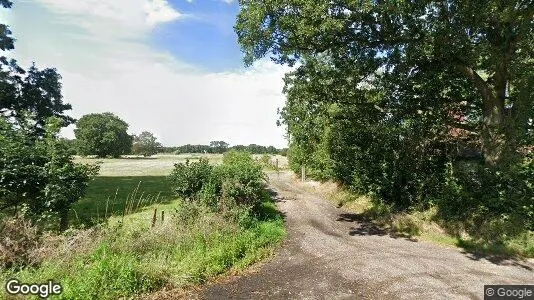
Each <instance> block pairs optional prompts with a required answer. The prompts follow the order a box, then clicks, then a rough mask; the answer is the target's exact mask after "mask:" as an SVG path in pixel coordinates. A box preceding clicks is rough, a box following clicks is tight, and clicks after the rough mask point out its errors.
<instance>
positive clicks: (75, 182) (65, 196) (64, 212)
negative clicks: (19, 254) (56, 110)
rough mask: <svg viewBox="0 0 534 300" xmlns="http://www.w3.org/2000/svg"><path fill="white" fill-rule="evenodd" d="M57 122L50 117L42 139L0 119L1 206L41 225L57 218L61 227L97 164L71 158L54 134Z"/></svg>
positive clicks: (94, 171) (69, 151) (66, 224)
mask: <svg viewBox="0 0 534 300" xmlns="http://www.w3.org/2000/svg"><path fill="white" fill-rule="evenodd" d="M59 125H60V124H59V121H58V120H57V119H51V120H49V121H48V123H47V128H46V135H45V137H44V138H42V139H41V138H35V137H34V136H32V135H31V134H29V133H28V132H25V131H24V130H17V129H15V128H14V127H13V126H12V125H10V124H8V123H7V122H2V119H0V209H2V210H9V209H10V210H12V211H13V210H14V211H15V212H16V213H23V214H25V215H26V216H27V217H30V218H32V219H33V220H36V221H43V222H42V223H43V224H44V225H49V222H48V220H49V219H51V218H52V219H58V218H59V220H60V224H59V228H60V229H62V230H63V229H66V228H67V226H68V212H69V210H70V207H71V206H72V204H73V203H74V202H76V201H77V200H78V199H80V198H81V197H82V196H83V195H84V193H85V190H86V188H87V182H88V181H89V180H90V179H91V177H92V176H94V175H96V174H97V172H98V167H96V166H90V165H83V164H77V163H74V162H73V161H72V152H71V150H70V149H69V148H68V146H67V145H66V144H65V143H63V142H62V141H60V140H59V139H58V138H57V134H58V133H59V129H60V126H59ZM45 221H46V222H45Z"/></svg>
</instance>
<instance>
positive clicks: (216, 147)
mask: <svg viewBox="0 0 534 300" xmlns="http://www.w3.org/2000/svg"><path fill="white" fill-rule="evenodd" d="M228 150H235V151H246V152H249V153H252V154H266V153H269V154H277V153H280V152H282V151H283V150H284V149H281V150H279V149H276V148H275V147H274V146H268V147H266V146H261V145H256V144H250V145H248V146H244V145H235V146H232V147H229V145H228V143H226V142H223V141H213V142H210V144H209V145H191V144H187V145H183V146H178V147H163V149H162V151H163V152H166V153H175V154H185V153H219V154H221V153H224V152H226V151H228Z"/></svg>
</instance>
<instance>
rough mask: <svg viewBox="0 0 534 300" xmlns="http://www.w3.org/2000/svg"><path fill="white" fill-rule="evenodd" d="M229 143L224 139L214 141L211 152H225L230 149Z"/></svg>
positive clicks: (211, 143) (211, 144)
mask: <svg viewBox="0 0 534 300" xmlns="http://www.w3.org/2000/svg"><path fill="white" fill-rule="evenodd" d="M228 146H229V144H228V143H227V142H224V141H212V142H210V148H211V149H210V150H211V151H210V152H211V153H224V152H226V150H228Z"/></svg>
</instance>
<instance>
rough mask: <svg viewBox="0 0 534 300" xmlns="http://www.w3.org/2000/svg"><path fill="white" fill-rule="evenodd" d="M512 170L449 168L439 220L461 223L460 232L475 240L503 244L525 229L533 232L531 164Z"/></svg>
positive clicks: (469, 166)
mask: <svg viewBox="0 0 534 300" xmlns="http://www.w3.org/2000/svg"><path fill="white" fill-rule="evenodd" d="M511 168H513V169H511V170H510V169H502V168H495V167H489V166H485V165H481V164H472V163H465V162H459V163H456V164H449V165H448V166H447V174H446V184H445V187H444V189H443V194H442V195H441V197H440V198H439V202H438V208H439V211H438V213H439V216H440V217H441V218H442V219H444V220H449V221H461V222H462V224H463V228H460V229H463V230H465V231H467V232H468V233H469V234H470V235H471V236H472V237H473V238H475V239H476V240H480V239H482V240H485V241H494V242H502V241H505V240H506V239H508V238H510V237H515V236H517V235H519V234H521V233H523V232H524V230H525V229H527V230H531V231H534V186H533V184H532V178H534V162H533V161H532V159H527V160H525V162H523V163H522V164H520V165H515V166H511ZM456 230H458V228H456Z"/></svg>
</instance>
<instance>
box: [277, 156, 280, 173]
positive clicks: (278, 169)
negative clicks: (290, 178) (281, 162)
mask: <svg viewBox="0 0 534 300" xmlns="http://www.w3.org/2000/svg"><path fill="white" fill-rule="evenodd" d="M276 174H278V177H280V167H278V158H277V159H276Z"/></svg>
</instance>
